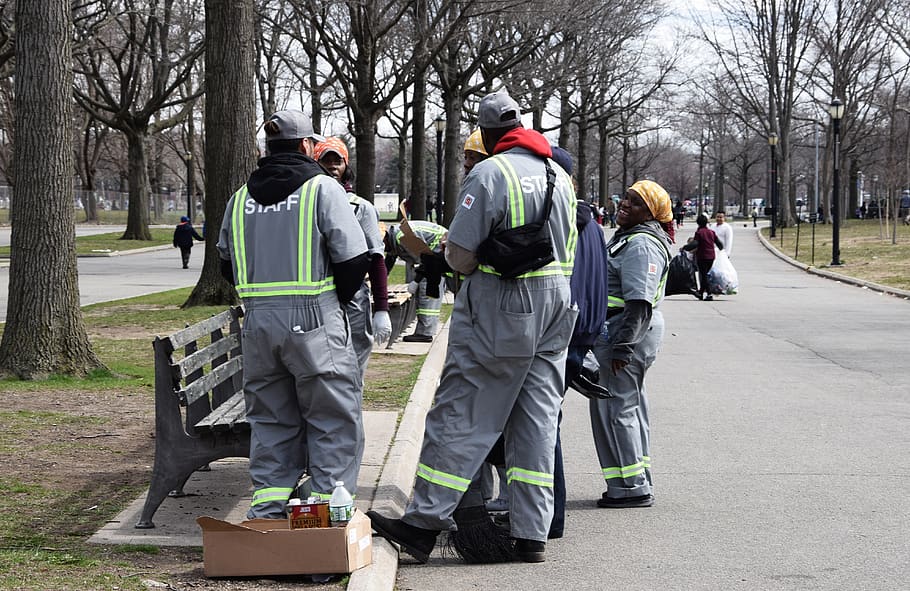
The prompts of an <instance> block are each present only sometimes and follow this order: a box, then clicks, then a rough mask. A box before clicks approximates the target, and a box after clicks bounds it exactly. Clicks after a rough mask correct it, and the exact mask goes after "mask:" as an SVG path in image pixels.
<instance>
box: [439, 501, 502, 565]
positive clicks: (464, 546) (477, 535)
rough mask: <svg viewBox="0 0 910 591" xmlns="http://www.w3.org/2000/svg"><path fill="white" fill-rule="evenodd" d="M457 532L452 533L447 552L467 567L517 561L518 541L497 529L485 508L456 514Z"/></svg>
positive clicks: (465, 510) (448, 539)
mask: <svg viewBox="0 0 910 591" xmlns="http://www.w3.org/2000/svg"><path fill="white" fill-rule="evenodd" d="M453 517H454V518H455V524H456V525H457V526H458V529H457V530H456V531H452V532H449V535H448V536H447V538H446V542H445V547H444V551H446V552H448V553H449V554H452V553H454V554H456V555H457V556H459V557H461V559H462V560H464V561H465V562H467V563H468V564H493V563H498V562H513V561H515V560H516V555H515V541H514V540H513V539H512V537H511V536H510V535H509V532H507V531H505V530H503V529H502V528H500V527H497V526H496V524H495V523H493V520H492V519H491V518H490V516H489V514H488V513H487V511H486V509H485V508H484V507H482V506H480V507H468V508H465V509H458V510H456V511H455V515H454V516H453Z"/></svg>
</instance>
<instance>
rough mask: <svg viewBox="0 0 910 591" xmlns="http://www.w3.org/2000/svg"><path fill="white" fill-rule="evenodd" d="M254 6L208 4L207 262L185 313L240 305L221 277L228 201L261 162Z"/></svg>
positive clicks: (248, 1) (222, 0)
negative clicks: (194, 308)
mask: <svg viewBox="0 0 910 591" xmlns="http://www.w3.org/2000/svg"><path fill="white" fill-rule="evenodd" d="M254 18H255V7H254V3H253V0H205V34H206V45H205V64H206V75H205V85H206V88H211V89H217V92H210V93H207V95H206V98H205V136H206V138H205V169H206V175H205V194H206V199H205V219H206V231H205V262H204V264H203V266H202V274H201V275H200V276H199V282H198V283H197V284H196V287H195V288H194V289H193V293H191V294H190V297H189V298H188V299H187V301H186V302H184V304H183V307H184V308H186V307H189V306H215V305H229V304H235V303H237V301H238V298H237V292H236V291H235V290H234V288H233V286H232V285H231V284H230V283H228V282H227V281H225V280H224V278H223V277H222V276H221V260H220V259H221V257H220V256H219V255H218V250H217V249H216V248H215V245H216V244H217V243H218V234H219V229H220V228H221V221H222V219H224V210H225V208H226V206H227V202H228V199H230V197H231V195H232V194H233V193H234V192H235V191H236V190H237V189H239V188H240V187H241V186H242V185H243V184H244V183H245V182H246V181H247V178H248V177H249V174H250V171H251V170H253V168H254V166H255V162H256V155H257V149H256V138H255V135H254V130H255V123H254V121H255V117H256V87H255V80H256V68H255V64H256V46H255V43H254V34H253V20H254Z"/></svg>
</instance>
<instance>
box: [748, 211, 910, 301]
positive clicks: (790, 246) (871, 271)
mask: <svg viewBox="0 0 910 591" xmlns="http://www.w3.org/2000/svg"><path fill="white" fill-rule="evenodd" d="M883 221H884V220H883ZM832 228H833V226H832V225H831V224H815V253H814V260H813V252H812V244H813V241H812V225H811V224H802V225H801V226H800V228H799V248H798V250H797V229H796V228H795V227H794V228H785V229H783V230H781V229H778V231H777V236H776V237H775V239H774V240H773V241H771V242H772V244H773V245H774V246H775V247H776V248H778V249H779V250H780V251H781V252H783V253H784V254H786V255H788V256H790V257H793V258H795V259H797V260H798V261H799V262H801V263H804V264H806V265H812V266H814V267H820V268H829V269H830V270H832V271H836V272H837V273H840V274H842V275H848V276H850V277H856V278H857V279H862V280H864V281H871V282H873V283H878V284H881V285H886V286H889V287H895V288H898V289H906V290H910V226H905V225H903V224H902V223H901V222H900V221H898V225H897V239H896V241H895V242H896V243H895V244H892V232H893V230H894V226H893V225H890V226H885V225H884V224H882V225H880V224H879V221H878V220H847V221H845V222H843V223H842V224H841V226H840V240H839V244H840V259H841V263H842V265H841V266H840V267H836V268H834V267H828V265H830V263H831V258H832V242H833V239H832ZM762 233H763V234H764V236H765V237H766V238H767V236H768V230H767V229H763V230H762ZM781 239H783V242H781ZM797 255H798V256H797Z"/></svg>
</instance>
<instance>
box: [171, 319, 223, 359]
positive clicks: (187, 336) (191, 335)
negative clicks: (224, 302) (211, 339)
mask: <svg viewBox="0 0 910 591" xmlns="http://www.w3.org/2000/svg"><path fill="white" fill-rule="evenodd" d="M233 318H234V317H233V315H232V312H231V310H226V311H224V312H222V313H220V314H217V315H215V316H212V317H211V318H207V319H205V320H202V321H200V322H197V323H196V324H194V325H192V326H188V327H186V328H184V329H183V330H181V331H178V332H175V333H174V334H172V335H171V336H170V337H168V339H169V340H170V341H171V346H172V347H174V350H175V351H176V350H177V349H179V348H180V347H183V346H185V345H186V344H188V343H191V342H193V341H195V340H196V339H199V338H201V337H207V336H209V334H211V333H212V332H214V331H215V330H217V329H219V328H221V327H223V326H226V325H228V324H230V322H231V320H233Z"/></svg>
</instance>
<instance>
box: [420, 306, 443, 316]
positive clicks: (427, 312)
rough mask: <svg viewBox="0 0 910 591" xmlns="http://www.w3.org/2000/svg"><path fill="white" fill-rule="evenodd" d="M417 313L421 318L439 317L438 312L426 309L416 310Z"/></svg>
mask: <svg viewBox="0 0 910 591" xmlns="http://www.w3.org/2000/svg"><path fill="white" fill-rule="evenodd" d="M417 313H418V314H420V315H421V316H439V310H430V309H427V308H417Z"/></svg>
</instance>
